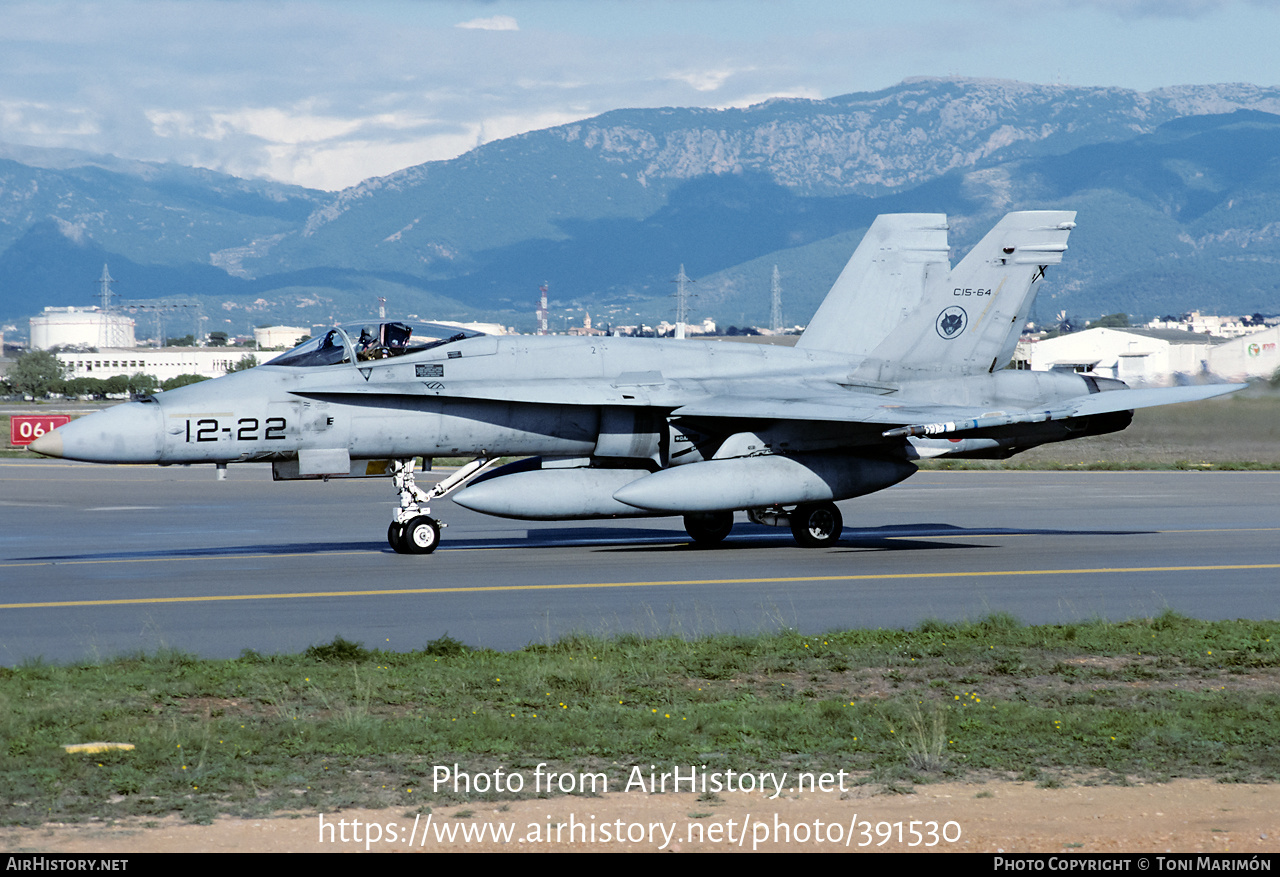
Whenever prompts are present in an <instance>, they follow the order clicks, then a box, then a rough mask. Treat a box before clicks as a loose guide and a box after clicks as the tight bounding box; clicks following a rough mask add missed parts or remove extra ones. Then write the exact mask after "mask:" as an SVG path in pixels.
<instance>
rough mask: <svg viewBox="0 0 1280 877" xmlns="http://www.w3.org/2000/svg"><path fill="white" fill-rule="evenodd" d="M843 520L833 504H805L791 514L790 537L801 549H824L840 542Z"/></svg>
mask: <svg viewBox="0 0 1280 877" xmlns="http://www.w3.org/2000/svg"><path fill="white" fill-rule="evenodd" d="M843 529H844V518H842V517H841V516H840V509H838V508H836V504H835V503H833V502H813V503H805V504H804V505H802V506H799V507H798V508H796V510H795V511H794V512H792V513H791V535H792V536H794V537H795V539H796V542H797V543H798V544H799V545H800V546H801V547H802V548H825V547H827V546H828V545H835V544H836V543H837V542H839V541H840V531H841V530H843Z"/></svg>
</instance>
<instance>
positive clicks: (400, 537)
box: [387, 521, 409, 554]
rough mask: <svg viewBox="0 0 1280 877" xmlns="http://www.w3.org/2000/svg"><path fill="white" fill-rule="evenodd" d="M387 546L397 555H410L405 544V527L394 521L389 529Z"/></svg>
mask: <svg viewBox="0 0 1280 877" xmlns="http://www.w3.org/2000/svg"><path fill="white" fill-rule="evenodd" d="M387 544H388V545H390V546H391V550H392V551H394V552H395V553H396V554H408V553H409V549H408V548H406V547H405V544H404V527H403V526H401V524H400V522H399V521H392V522H391V526H389V527H387Z"/></svg>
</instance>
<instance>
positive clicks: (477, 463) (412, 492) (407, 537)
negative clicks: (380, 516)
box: [387, 456, 498, 554]
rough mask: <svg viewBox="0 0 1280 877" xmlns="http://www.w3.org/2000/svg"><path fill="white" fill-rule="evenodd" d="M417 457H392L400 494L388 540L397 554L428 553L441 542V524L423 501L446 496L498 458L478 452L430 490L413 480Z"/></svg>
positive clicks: (445, 525) (395, 479)
mask: <svg viewBox="0 0 1280 877" xmlns="http://www.w3.org/2000/svg"><path fill="white" fill-rule="evenodd" d="M416 462H417V458H416V457H409V458H407V459H400V460H392V461H391V472H392V476H393V480H394V483H395V487H396V491H397V492H399V494H400V507H399V508H398V509H396V512H395V516H394V517H393V518H392V521H391V525H390V526H389V527H387V544H388V545H390V546H391V548H392V550H393V551H395V552H396V553H397V554H430V553H431V552H433V551H435V550H436V548H437V547H438V546H439V545H440V530H441V528H443V527H447V526H448V524H442V523H441V522H439V521H437V520H436V519H435V518H433V517H431V509H430V507H428V506H427V505H426V504H427V503H429V502H431V500H433V499H440V498H441V497H444V496H448V495H449V494H450V493H453V491H455V490H457V489H458V488H459V487H462V486H463V485H464V484H466V483H467V482H468V481H470V480H471V479H472V478H475V477H476V476H477V475H479V474H480V473H481V472H483V471H484V470H485V469H488V468H489V467H490V466H492V465H493V464H494V463H496V462H498V458H496V457H494V458H492V459H490V458H489V457H485V456H480V457H477V458H476V459H474V460H472V461H471V462H470V463H468V464H467V465H465V466H463V467H462V468H461V469H459V470H458V471H457V472H454V473H453V474H452V475H450V476H449V477H448V478H445V479H444V480H443V481H441V482H440V483H439V484H437V485H436V486H435V487H433V488H431V490H430V491H426V490H423V489H422V488H420V487H418V485H417V484H416V483H414V478H413V467H414V463H416Z"/></svg>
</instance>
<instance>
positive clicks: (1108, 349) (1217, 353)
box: [1014, 327, 1280, 386]
mask: <svg viewBox="0 0 1280 877" xmlns="http://www.w3.org/2000/svg"><path fill="white" fill-rule="evenodd" d="M1014 367H1015V368H1031V369H1033V370H1035V371H1048V370H1050V369H1069V370H1071V371H1075V372H1079V373H1081V374H1090V375H1097V376H1099V377H1107V378H1119V379H1120V380H1122V381H1124V382H1125V383H1127V384H1130V385H1131V386H1138V385H1146V386H1165V385H1168V384H1172V383H1175V382H1177V380H1178V379H1179V378H1185V377H1193V376H1198V375H1201V376H1212V377H1215V378H1219V379H1225V380H1232V381H1242V380H1246V379H1248V378H1269V377H1271V376H1272V375H1273V374H1275V372H1276V369H1278V368H1280V327H1273V328H1271V329H1264V330H1262V331H1258V332H1253V333H1251V334H1248V335H1242V336H1239V337H1236V338H1220V337H1215V336H1213V335H1208V334H1205V333H1201V332H1188V331H1184V330H1181V329H1087V330H1085V331H1083V332H1073V333H1071V334H1068V335H1059V336H1058V337H1056V338H1045V339H1041V340H1039V341H1027V342H1022V343H1020V344H1019V345H1018V352H1017V354H1016V355H1015V359H1014Z"/></svg>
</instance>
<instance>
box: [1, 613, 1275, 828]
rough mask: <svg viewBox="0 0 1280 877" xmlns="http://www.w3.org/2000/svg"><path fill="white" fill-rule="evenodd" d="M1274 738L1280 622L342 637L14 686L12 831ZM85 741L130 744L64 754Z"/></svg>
mask: <svg viewBox="0 0 1280 877" xmlns="http://www.w3.org/2000/svg"><path fill="white" fill-rule="evenodd" d="M1278 726H1280V624H1278V623H1277V622H1251V621H1235V622H1203V621H1197V620H1194V619H1190V618H1186V617H1184V616H1179V615H1176V614H1174V613H1171V612H1166V613H1164V614H1162V615H1160V616H1158V617H1156V618H1150V619H1142V620H1134V621H1127V622H1122V623H1118V624H1110V623H1103V622H1077V623H1073V624H1069V625H1052V626H1040V627H1031V626H1025V625H1022V624H1020V623H1019V622H1018V621H1017V619H1014V618H1012V617H1011V616H1008V615H993V616H990V617H988V618H984V619H980V620H978V621H976V622H973V623H955V622H946V621H929V622H926V623H924V624H922V625H921V626H920V627H919V628H917V629H916V630H912V631H902V630H852V631H838V632H832V633H829V634H826V635H822V636H806V635H802V634H800V633H798V632H795V631H782V632H779V633H774V634H762V635H758V636H742V635H724V636H715V637H705V638H701V639H696V640H685V639H680V638H677V637H658V638H652V639H646V638H642V637H637V636H621V637H617V638H614V639H603V638H596V637H588V636H573V637H566V638H564V639H561V640H558V641H556V642H553V643H549V644H542V645H535V646H530V647H529V648H527V649H524V650H521V651H519V652H512V653H498V652H493V651H490V650H486V649H475V648H470V647H468V646H466V645H465V644H463V643H461V642H459V641H457V640H454V639H452V638H449V637H447V636H446V637H443V638H441V639H439V640H435V641H433V642H430V643H427V644H425V645H424V647H423V648H422V649H420V650H418V651H415V652H410V653H393V652H382V651H379V650H376V649H366V648H365V647H364V646H362V645H360V644H358V643H352V642H349V641H346V640H343V639H342V638H341V637H337V638H335V639H334V640H333V641H332V642H330V643H325V644H320V645H316V646H313V647H312V648H310V649H308V650H307V651H306V652H304V653H303V654H300V655H270V656H264V655H261V654H258V653H254V652H246V653H245V654H244V655H242V656H241V657H240V658H239V659H237V660H231V661H201V660H197V659H195V658H192V657H191V656H188V655H183V654H181V653H176V652H168V653H164V654H159V655H155V656H131V657H127V658H121V659H118V660H113V661H105V662H101V663H95V664H80V665H75V666H65V667H63V666H54V665H49V664H44V663H39V662H31V663H27V664H23V665H21V666H19V667H16V668H8V669H4V670H2V671H0V788H4V789H5V790H6V791H5V794H4V795H3V796H0V820H3V821H4V822H6V823H26V824H35V823H40V822H43V821H46V820H77V819H84V818H88V817H90V816H97V817H108V818H111V817H119V816H127V815H134V816H143V817H148V818H150V817H154V816H160V815H164V814H167V813H175V812H176V813H181V814H182V815H183V816H184V817H185V818H187V819H190V820H194V821H205V820H208V819H211V818H213V817H214V816H215V815H217V814H219V813H231V814H241V815H253V814H262V813H266V812H270V811H273V810H278V809H291V810H296V809H299V808H302V809H308V808H310V809H324V810H334V809H337V808H339V807H348V806H362V807H379V806H397V807H402V808H405V809H407V810H417V809H419V808H423V807H427V806H429V805H430V804H432V803H436V804H440V803H450V804H465V803H467V802H468V801H474V800H480V799H488V798H493V797H495V795H494V793H493V792H485V793H483V794H477V793H474V792H472V793H467V792H465V791H464V792H461V793H454V792H453V791H452V790H440V791H437V790H434V789H433V788H432V779H433V771H434V768H435V766H436V765H448V766H451V767H452V766H453V765H455V764H457V765H459V766H460V769H461V770H465V771H471V772H473V773H479V772H485V771H490V772H492V771H493V770H495V769H497V768H502V769H503V770H504V771H508V772H510V771H522V772H523V773H524V774H525V775H526V776H532V771H533V770H534V769H535V768H537V766H538V765H539V764H545V765H546V768H544V769H549V770H551V771H555V772H560V773H570V774H577V773H583V772H603V773H606V774H608V775H609V776H610V778H611V780H613V781H614V782H617V783H618V784H619V785H618V786H617V787H619V788H620V787H621V782H622V781H623V779H624V778H625V776H626V774H627V772H628V771H629V770H630V768H631V766H633V765H644V766H646V769H647V766H648V765H650V764H654V765H659V766H665V768H666V769H670V767H671V766H675V765H680V766H687V765H706V766H707V769H708V770H724V769H733V770H736V771H747V770H769V771H784V770H789V771H795V770H810V771H832V772H833V771H837V770H844V771H847V772H848V773H849V774H850V775H851V776H852V777H853V778H854V781H856V782H861V783H865V782H873V783H878V784H879V785H880V786H881V787H883V788H887V789H892V790H897V791H899V792H909V791H910V789H911V787H912V786H913V785H914V784H916V783H920V782H928V781H932V780H933V779H935V778H938V777H962V776H965V775H998V776H1006V777H1012V778H1018V777H1022V778H1024V779H1025V780H1026V781H1028V782H1039V783H1042V784H1045V783H1048V784H1056V783H1064V782H1072V781H1075V779H1073V778H1077V777H1082V776H1088V777H1090V778H1093V779H1101V780H1102V781H1111V782H1123V781H1126V779H1127V778H1129V777H1143V778H1148V779H1161V778H1165V777H1171V776H1188V775H1198V776H1210V777H1215V778H1217V779H1219V780H1221V781H1224V782H1246V781H1258V780H1274V779H1277V778H1280V752H1277V750H1276V749H1275V747H1274V741H1273V739H1271V738H1272V736H1273V730H1274V728H1276V727H1278ZM94 741H107V742H118V743H131V744H133V745H134V747H135V748H134V749H133V750H131V751H106V752H100V753H92V754H89V753H82V754H75V755H70V754H68V753H66V752H65V751H64V750H63V748H62V747H63V745H64V744H72V743H85V742H94ZM529 793H530V791H529V790H528V789H526V791H525V792H524V794H529ZM507 797H510V796H507Z"/></svg>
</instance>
